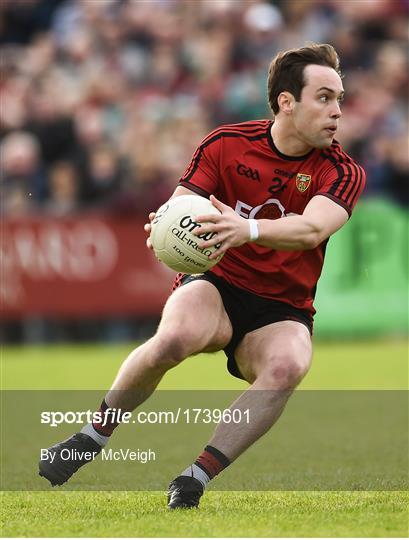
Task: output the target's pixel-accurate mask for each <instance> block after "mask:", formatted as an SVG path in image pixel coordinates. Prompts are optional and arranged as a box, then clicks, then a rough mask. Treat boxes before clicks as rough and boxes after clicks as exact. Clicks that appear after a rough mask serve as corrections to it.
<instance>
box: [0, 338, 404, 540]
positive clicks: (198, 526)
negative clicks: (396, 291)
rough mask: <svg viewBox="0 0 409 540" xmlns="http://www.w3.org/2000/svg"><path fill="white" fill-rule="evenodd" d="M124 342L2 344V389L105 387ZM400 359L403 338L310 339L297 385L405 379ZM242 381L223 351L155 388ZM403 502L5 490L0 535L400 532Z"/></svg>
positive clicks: (384, 383)
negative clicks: (193, 502)
mask: <svg viewBox="0 0 409 540" xmlns="http://www.w3.org/2000/svg"><path fill="white" fill-rule="evenodd" d="M131 348H132V347H131V346H130V345H121V346H91V345H90V346H55V347H25V348H22V347H5V348H3V350H2V370H1V385H2V388H4V389H9V390H11V389H106V388H108V387H109V385H110V383H111V381H112V379H113V377H114V375H115V373H116V371H117V369H118V367H119V365H120V364H121V362H122V360H123V358H124V357H125V356H126V354H127V353H128V352H129V351H130V350H131ZM407 359H408V349H407V343H406V342H404V341H402V340H400V341H399V340H397V341H379V342H357V343H354V342H350V343H349V342H346V343H325V342H317V343H316V344H315V354H314V362H313V367H312V370H311V372H310V374H309V375H308V376H307V378H306V379H305V381H304V382H303V385H302V387H303V388H304V389H350V390H354V389H378V390H381V389H406V388H407V387H408V365H407ZM245 387H246V384H245V383H244V382H242V381H239V380H236V379H234V378H232V377H230V376H229V375H228V373H227V372H226V370H225V359H224V356H223V354H216V355H199V356H197V357H195V358H191V359H189V360H188V361H186V362H185V363H183V364H182V365H181V366H179V367H178V368H176V369H174V370H173V371H171V372H169V373H168V374H167V376H166V377H165V378H164V380H163V381H162V383H161V388H162V389H226V390H228V389H243V388H245ZM237 466H238V464H237ZM229 472H230V471H229ZM231 472H233V468H232V469H231ZM135 482H136V483H137V478H135ZM164 487H165V486H164ZM408 503H409V498H408V494H407V492H402V491H371V492H366V491H354V492H344V491H332V492H323V491H318V492H311V491H305V492H302V491H299V492H284V491H283V492H273V491H270V492H266V491H260V492H243V491H236V492H234V491H233V492H232V491H211V490H210V491H209V492H208V493H206V495H205V497H204V498H203V501H202V503H201V507H200V509H199V510H198V511H176V512H169V511H167V510H166V507H165V493H164V492H157V491H154V492H143V491H142V492H131V491H128V492H124V491H117V492H110V491H105V492H84V491H77V492H69V491H62V490H61V489H58V490H53V491H51V490H50V491H44V492H40V491H27V492H4V493H3V494H2V522H3V525H2V536H7V537H18V536H19V537H33V536H36V537H50V536H51V537H67V536H68V537H70V536H71V537H89V536H95V537H235V536H237V537H277V536H281V537H293V536H297V537H368V536H369V537H407V535H408V532H409V531H408V522H407V511H408Z"/></svg>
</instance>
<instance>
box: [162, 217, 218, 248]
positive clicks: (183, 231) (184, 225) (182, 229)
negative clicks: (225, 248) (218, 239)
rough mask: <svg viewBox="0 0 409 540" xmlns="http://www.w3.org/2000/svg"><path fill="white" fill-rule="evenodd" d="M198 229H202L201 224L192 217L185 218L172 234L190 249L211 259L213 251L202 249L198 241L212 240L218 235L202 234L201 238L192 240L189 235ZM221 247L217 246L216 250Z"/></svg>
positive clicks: (173, 229)
mask: <svg viewBox="0 0 409 540" xmlns="http://www.w3.org/2000/svg"><path fill="white" fill-rule="evenodd" d="M198 227H200V223H197V222H196V221H194V220H193V219H192V217H191V216H184V217H182V218H181V219H180V221H179V226H175V227H173V228H172V234H174V235H175V236H176V237H177V238H179V240H181V241H182V242H183V243H184V244H186V245H187V246H189V247H190V248H193V249H194V250H195V251H198V252H199V253H203V255H205V256H206V257H210V255H211V254H212V253H213V250H212V249H209V248H206V249H204V248H200V247H199V245H198V243H197V241H196V239H200V240H210V239H211V238H213V236H214V235H215V234H216V233H205V234H200V235H199V236H194V237H193V238H192V236H191V235H190V234H189V233H192V232H193V231H194V230H195V229H197V228H198ZM220 245H221V244H216V246H215V247H214V250H215V249H218V248H219V247H220Z"/></svg>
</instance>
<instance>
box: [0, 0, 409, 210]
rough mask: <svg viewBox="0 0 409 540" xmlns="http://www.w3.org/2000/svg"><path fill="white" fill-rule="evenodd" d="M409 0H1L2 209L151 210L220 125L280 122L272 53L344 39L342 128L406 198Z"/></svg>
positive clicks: (385, 188)
mask: <svg viewBox="0 0 409 540" xmlns="http://www.w3.org/2000/svg"><path fill="white" fill-rule="evenodd" d="M407 9H408V3H407V2H406V0H344V1H341V0H281V1H280V0H277V1H274V2H268V1H259V0H254V1H253V0H1V2H0V47H1V49H0V105H1V106H0V137H1V141H0V166H1V171H0V187H1V194H2V202H1V212H2V213H3V215H4V214H6V215H11V216H20V215H26V214H27V213H29V212H42V213H49V214H51V215H55V216H63V215H67V214H72V213H73V212H78V211H83V210H85V209H86V210H87V211H93V210H96V211H100V210H101V209H103V210H104V211H108V212H112V213H118V214H120V215H124V214H126V213H129V214H140V215H146V213H147V212H148V211H151V210H154V209H155V208H156V207H157V206H158V205H159V204H160V203H162V202H163V201H164V200H165V199H166V198H167V197H168V196H169V195H170V194H171V193H172V191H173V190H174V187H175V185H176V183H177V180H178V178H179V177H180V175H181V174H182V173H183V170H184V168H185V167H186V166H187V164H188V162H189V160H190V157H191V154H192V153H193V151H194V149H195V147H196V146H197V145H198V143H199V142H200V140H201V138H202V137H204V136H205V135H206V133H208V132H209V131H210V130H211V129H213V128H214V127H215V126H217V125H220V124H223V123H229V122H241V121H245V120H249V119H257V118H268V117H270V116H271V112H270V111H269V109H268V106H267V97H266V78H267V70H268V64H269V62H270V60H271V58H272V57H273V56H274V55H275V54H276V53H277V52H278V51H280V50H283V49H287V48H291V47H298V46H302V45H304V44H305V43H306V42H307V41H316V42H328V43H331V44H333V45H334V46H335V47H336V49H337V51H338V53H339V55H340V57H341V63H342V68H343V71H344V73H345V80H344V85H345V89H346V99H345V101H344V103H343V120H342V123H341V124H342V127H341V130H340V132H339V134H338V139H339V140H340V142H341V143H342V144H343V145H344V147H345V148H346V150H347V151H348V152H349V153H350V154H351V155H353V156H354V157H355V158H356V159H358V160H359V161H360V162H361V163H362V164H363V165H364V167H365V168H366V170H367V175H368V187H367V190H366V196H367V197H368V196H371V195H382V196H384V197H388V198H392V199H394V200H395V201H397V202H398V203H399V204H400V205H403V206H407V205H408V204H409V201H408V180H407V179H408V172H409V158H408V131H407V130H408V109H407V103H408V101H407V98H408V95H407V89H408V65H407V64H408V57H407V39H408V35H407V15H408V14H407Z"/></svg>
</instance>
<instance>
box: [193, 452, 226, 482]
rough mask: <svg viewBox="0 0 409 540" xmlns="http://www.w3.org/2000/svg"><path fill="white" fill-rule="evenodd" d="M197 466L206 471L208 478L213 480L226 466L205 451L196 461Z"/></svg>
mask: <svg viewBox="0 0 409 540" xmlns="http://www.w3.org/2000/svg"><path fill="white" fill-rule="evenodd" d="M195 464H196V465H198V466H199V467H201V468H202V469H204V470H205V472H206V474H207V476H208V477H209V478H210V479H212V478H214V477H215V476H216V475H217V474H219V473H220V472H221V471H222V470H223V469H225V468H226V467H225V465H223V463H221V461H219V460H218V459H217V458H216V457H215V456H213V455H212V454H211V453H210V452H207V450H204V451H203V452H202V453H201V454H200V456H199V457H198V458H197V460H196V461H195Z"/></svg>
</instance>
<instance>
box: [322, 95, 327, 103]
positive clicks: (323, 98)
mask: <svg viewBox="0 0 409 540" xmlns="http://www.w3.org/2000/svg"><path fill="white" fill-rule="evenodd" d="M320 101H322V102H323V103H326V102H327V101H328V96H320Z"/></svg>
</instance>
